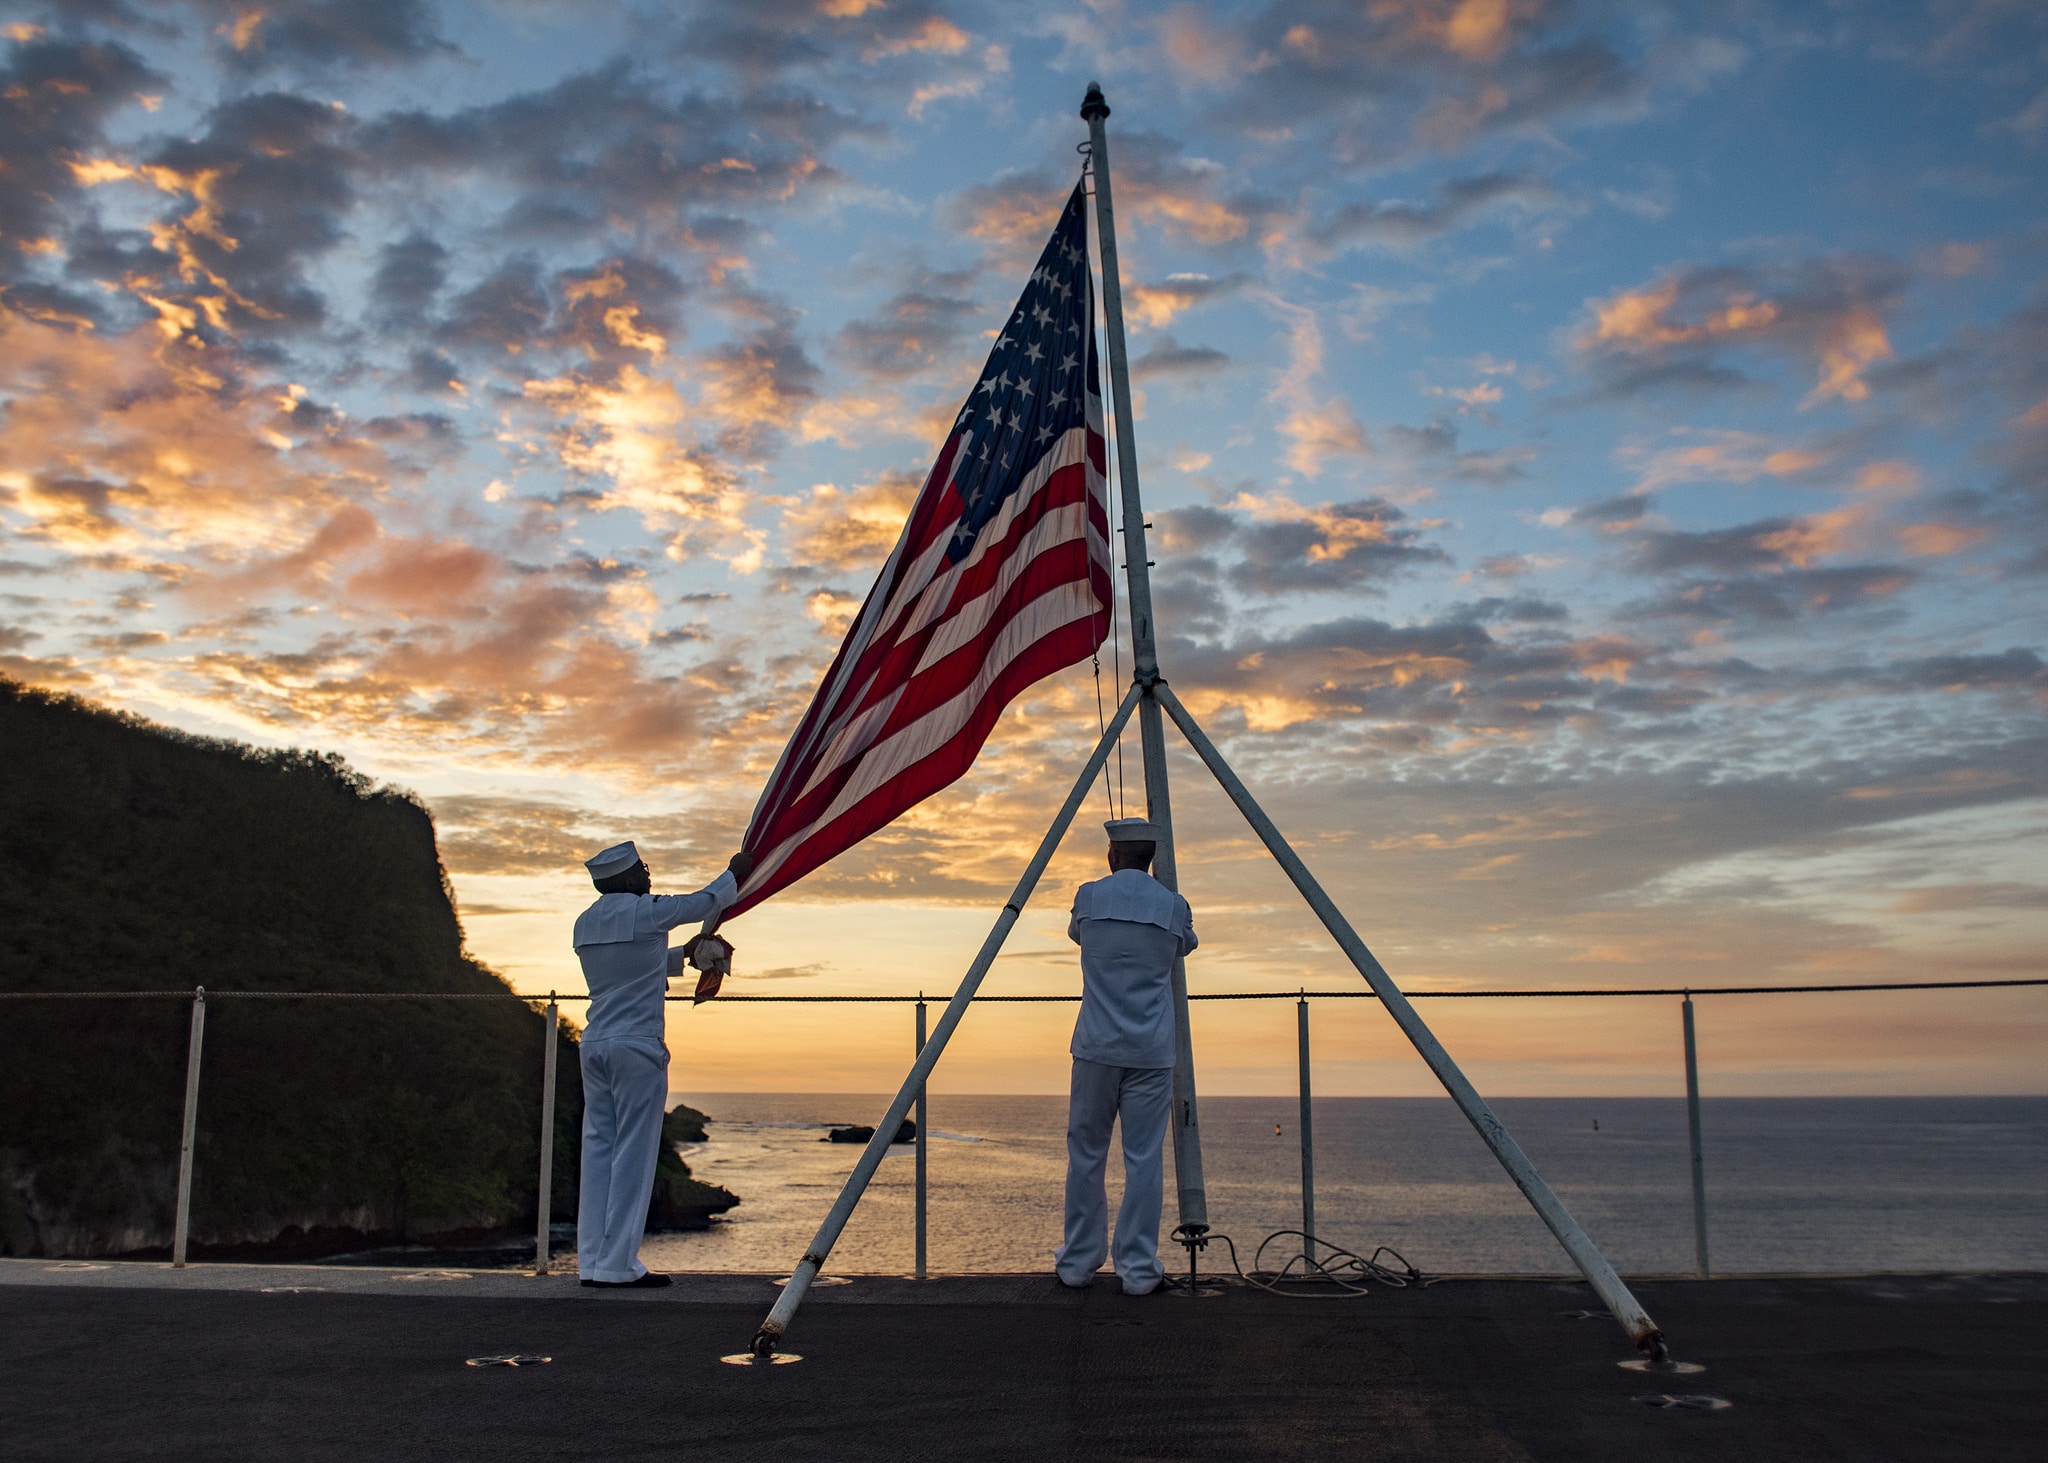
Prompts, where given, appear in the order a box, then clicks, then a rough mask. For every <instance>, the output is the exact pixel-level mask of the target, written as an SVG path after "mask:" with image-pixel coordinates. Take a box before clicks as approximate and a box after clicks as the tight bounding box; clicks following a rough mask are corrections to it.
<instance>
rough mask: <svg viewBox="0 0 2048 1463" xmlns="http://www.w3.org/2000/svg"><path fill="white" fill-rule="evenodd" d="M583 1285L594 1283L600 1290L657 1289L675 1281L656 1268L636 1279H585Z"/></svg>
mask: <svg viewBox="0 0 2048 1463" xmlns="http://www.w3.org/2000/svg"><path fill="white" fill-rule="evenodd" d="M583 1283H584V1284H585V1285H595V1286H596V1287H598V1289H600V1290H659V1289H660V1288H661V1287H662V1286H664V1285H673V1284H675V1282H674V1281H673V1280H671V1279H669V1278H668V1276H666V1275H663V1274H662V1273H661V1272H660V1271H658V1270H649V1271H648V1272H647V1273H646V1274H645V1275H642V1276H641V1277H640V1278H639V1279H638V1280H586V1281H584V1282H583Z"/></svg>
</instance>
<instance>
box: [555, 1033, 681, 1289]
mask: <svg viewBox="0 0 2048 1463" xmlns="http://www.w3.org/2000/svg"><path fill="white" fill-rule="evenodd" d="M667 1108H668V1048H667V1047H666V1046H664V1045H663V1044H662V1043H660V1042H658V1041H647V1040H644V1039H643V1040H633V1039H626V1040H620V1041H587V1042H585V1043H583V1181H582V1184H581V1186H580V1189H579V1192H578V1194H577V1197H576V1273H577V1274H578V1275H580V1276H581V1277H582V1278H583V1279H585V1280H638V1279H639V1278H640V1277H641V1276H642V1275H645V1274H646V1273H647V1267H646V1266H645V1265H643V1264H641V1263H640V1237H641V1235H642V1234H643V1233H644V1232H645V1231H646V1228H647V1202H648V1200H649V1199H651V1198H652V1197H653V1196H654V1161H655V1159H656V1158H657V1157H659V1156H660V1153H661V1120H662V1117H663V1116H664V1115H665V1113H666V1111H667Z"/></svg>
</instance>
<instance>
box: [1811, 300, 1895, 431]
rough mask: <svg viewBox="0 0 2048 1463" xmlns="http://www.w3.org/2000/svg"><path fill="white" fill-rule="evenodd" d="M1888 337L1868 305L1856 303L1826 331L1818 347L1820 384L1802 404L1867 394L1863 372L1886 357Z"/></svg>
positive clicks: (1858, 398) (1860, 397) (1889, 349)
mask: <svg viewBox="0 0 2048 1463" xmlns="http://www.w3.org/2000/svg"><path fill="white" fill-rule="evenodd" d="M1891 353H1892V343H1891V340H1890V339H1889V338H1888V337H1887V336H1886V335H1885V330H1884V322H1883V321H1882V320H1880V319H1878V318H1877V312H1876V311H1875V310H1872V309H1870V308H1869V307H1868V306H1861V305H1859V306H1857V307H1856V308H1855V309H1853V310H1851V311H1850V312H1849V313H1848V314H1847V315H1845V316H1843V317H1842V319H1841V320H1840V321H1839V322H1837V323H1836V325H1835V326H1834V328H1833V329H1832V330H1830V331H1829V332H1828V335H1827V339H1826V340H1825V341H1824V342H1823V343H1822V345H1821V350H1820V361H1821V376H1820V384H1819V385H1818V386H1816V387H1814V388H1813V390H1812V392H1811V393H1810V394H1809V395H1808V396H1807V398H1806V400H1805V401H1803V402H1801V403H1800V405H1801V406H1802V407H1806V406H1816V405H1818V404H1819V403H1821V402H1823V401H1826V400H1828V399H1829V398H1830V397H1838V398H1840V399H1841V400H1843V401H1862V400H1864V399H1865V398H1866V397H1868V396H1869V395H1870V387H1869V386H1868V385H1866V384H1865V383H1864V380H1863V372H1864V371H1865V369H1867V368H1868V367H1869V366H1871V365H1873V364H1875V363H1876V362H1878V361H1882V360H1886V359H1889V358H1890V356H1891Z"/></svg>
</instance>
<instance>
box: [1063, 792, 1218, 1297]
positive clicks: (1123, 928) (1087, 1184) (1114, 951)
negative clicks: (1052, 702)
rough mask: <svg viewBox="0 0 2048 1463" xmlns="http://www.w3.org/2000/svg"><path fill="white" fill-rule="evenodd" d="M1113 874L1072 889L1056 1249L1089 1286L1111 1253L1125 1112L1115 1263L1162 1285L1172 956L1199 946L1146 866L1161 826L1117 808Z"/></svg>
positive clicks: (1066, 1268)
mask: <svg viewBox="0 0 2048 1463" xmlns="http://www.w3.org/2000/svg"><path fill="white" fill-rule="evenodd" d="M1103 826H1104V827H1105V828H1107V829H1108V830H1109V870H1110V872H1109V877H1108V878H1107V879H1097V880H1096V881H1095V882H1094V883H1092V884H1083V885H1082V886H1081V887H1080V889H1079V890H1078V891H1077V892H1076V893H1075V895H1074V915H1073V919H1072V921H1071V922H1070V923H1069V924H1068V926H1067V937H1068V938H1069V939H1071V940H1072V941H1073V942H1074V943H1075V944H1077V945H1079V946H1080V947H1081V1015H1080V1017H1079V1019H1077V1020H1076V1021H1075V1022H1074V1040H1073V1042H1072V1044H1071V1045H1070V1046H1069V1048H1068V1050H1070V1051H1071V1052H1072V1053H1073V1054H1074V1077H1073V1088H1072V1095H1071V1096H1070V1098H1069V1099H1068V1104H1067V1233H1066V1242H1065V1243H1064V1244H1062V1245H1061V1246H1060V1247H1059V1249H1058V1250H1056V1251H1055V1252H1054V1254H1053V1263H1054V1267H1055V1269H1056V1270H1057V1271H1058V1273H1059V1278H1060V1280H1061V1281H1062V1282H1064V1283H1065V1284H1067V1285H1072V1286H1077V1287H1079V1286H1085V1285H1087V1284H1088V1283H1089V1281H1090V1280H1091V1279H1092V1278H1093V1277H1094V1275H1095V1272H1096V1270H1097V1269H1098V1268H1100V1267H1101V1265H1102V1261H1103V1257H1104V1256H1105V1255H1106V1254H1108V1253H1109V1245H1108V1228H1109V1199H1108V1196H1107V1193H1106V1191H1105V1190H1104V1188H1103V1169H1104V1166H1105V1165H1106V1163H1107V1162H1108V1158H1109V1131H1110V1127H1111V1125H1112V1124H1114V1123H1115V1122H1117V1120H1118V1119H1119V1118H1121V1119H1122V1123H1123V1143H1124V1202H1123V1207H1122V1208H1121V1209H1120V1210H1118V1211H1117V1216H1116V1255H1115V1259H1116V1273H1117V1278H1118V1279H1119V1280H1121V1281H1122V1282H1123V1288H1124V1294H1126V1295H1145V1294H1148V1293H1149V1292H1151V1291H1153V1290H1156V1289H1158V1287H1159V1281H1160V1278H1161V1274H1162V1272H1161V1270H1160V1266H1159V1204H1160V1199H1161V1195H1162V1191H1163V1189H1164V1187H1165V1168H1164V1165H1165V1159H1164V1155H1163V1154H1162V1153H1161V1151H1160V1150H1161V1148H1162V1146H1163V1145H1164V1143H1165V1141H1166V1123H1167V1119H1168V1117H1169V1116H1170V1115H1171V1113H1172V1110H1173V1062H1174V1026H1173V962H1174V960H1175V959H1176V958H1178V957H1180V956H1183V955H1186V954H1187V953H1189V952H1190V951H1191V950H1193V949H1194V948H1195V944H1196V941H1195V923H1194V916H1193V914H1192V913H1191V912H1190V911H1189V909H1188V902H1187V901H1186V900H1185V899H1183V898H1181V897H1180V896H1179V895H1178V894H1176V893H1174V892H1173V891H1172V890H1171V889H1169V888H1167V887H1166V886H1165V885H1164V884H1162V883H1160V882H1159V881H1158V880H1157V879H1154V878H1153V877H1152V875H1151V873H1150V872H1149V871H1150V869H1151V867H1152V855H1153V852H1154V849H1155V847H1156V845H1157V843H1158V841H1159V830H1158V829H1157V827H1155V826H1154V825H1153V824H1151V823H1148V822H1146V821H1145V820H1144V819H1143V818H1118V819H1115V820H1114V821H1112V822H1109V823H1106V824H1104V825H1103Z"/></svg>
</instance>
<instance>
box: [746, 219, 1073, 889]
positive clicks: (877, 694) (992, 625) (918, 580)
mask: <svg viewBox="0 0 2048 1463" xmlns="http://www.w3.org/2000/svg"><path fill="white" fill-rule="evenodd" d="M1082 207H1083V203H1082V191H1081V189H1080V188H1079V187H1078V186H1077V187H1076V188H1075V189H1074V193H1073V196H1072V197H1071V198H1069V199H1068V200H1067V207H1066V211H1065V212H1064V213H1062V214H1061V215H1060V221H1059V226H1058V227H1057V228H1055V229H1054V230H1053V234H1052V238H1051V240H1050V241H1048V242H1047V244H1046V246H1045V252H1044V253H1043V254H1041V255H1039V258H1038V267H1037V268H1036V269H1034V270H1032V271H1031V281H1030V283H1029V284H1028V285H1026V286H1025V288H1024V293H1023V295H1022V297H1020V298H1019V299H1018V301H1017V308H1016V311H1015V313H1013V314H1012V315H1011V316H1010V318H1009V320H1008V322H1007V323H1006V324H1005V325H1004V326H1003V329H1002V330H1001V332H1000V333H999V334H998V335H997V337H996V343H995V346H994V348H993V349H992V350H990V351H989V354H988V364H987V365H985V366H984V367H983V368H982V372H981V379H980V380H979V381H977V382H976V383H975V386H974V390H973V391H971V392H969V393H968V396H967V404H966V405H965V406H963V407H962V408H961V409H960V416H959V419H958V420H957V421H955V422H954V424H953V429H952V431H951V432H949V433H948V434H947V436H946V441H945V445H944V446H942V447H941V448H940V449H939V456H938V461H936V462H935V463H933V464H932V470H931V473H930V475H929V476H928V477H927V478H926V479H925V483H924V487H923V489H922V490H921V491H920V492H919V493H918V495H917V502H916V503H915V504H913V505H912V507H911V510H910V518H909V521H908V522H906V523H905V524H904V526H903V536H902V537H901V538H899V539H898V540H897V541H896V547H895V549H894V550H893V551H891V553H890V555H889V561H888V563H886V564H885V565H883V567H882V575H881V578H879V579H878V580H876V581H875V587H874V588H873V589H871V590H870V591H868V597H867V601H866V603H865V604H863V605H862V606H861V611H860V615H859V616H858V617H857V618H856V619H855V620H854V622H853V627H852V629H851V630H849V631H848V632H847V636H846V643H845V644H843V645H841V646H840V647H839V654H838V657H837V658H836V659H834V660H833V662H832V669H831V670H830V671H828V672H827V673H826V675H825V679H824V682H823V684H821V685H820V686H819V688H818V693H817V696H816V699H814V700H813V701H812V702H811V706H810V709H809V710H808V711H807V712H805V713H804V718H803V721H802V722H801V723H799V724H798V726H797V729H796V735H795V736H793V737H791V738H790V740H789V745H788V746H787V747H785V748H784V749H783V752H782V760H781V761H780V762H778V763H777V764H776V767H775V773H774V775H773V776H772V777H770V778H769V780H768V786H767V788H766V790H765V791H763V792H762V794H761V801H760V803H759V804H758V805H757V806H756V807H755V809H754V819H753V822H752V823H751V824H750V825H749V826H748V828H747V835H746V838H745V840H744V842H743V843H742V845H741V846H742V847H743V848H745V849H746V850H747V852H749V853H751V854H753V855H754V857H755V861H756V862H755V865H754V871H753V873H752V874H751V875H750V876H749V878H748V880H747V882H746V884H745V886H744V887H743V889H742V894H741V898H740V901H739V903H738V904H736V905H734V906H733V908H732V910H731V911H730V913H729V914H728V918H730V917H731V915H736V914H738V913H740V912H741V911H743V910H746V909H748V908H751V907H752V906H753V905H756V904H758V903H760V902H761V901H762V900H763V899H766V898H767V897H768V896H769V895H771V894H773V893H775V892H776V891H777V890H779V889H783V888H786V887H787V886H789V885H790V884H793V883H795V882H796V881H797V880H798V879H801V878H802V877H803V876H804V875H805V874H808V873H809V872H810V871H811V870H813V869H815V868H817V867H818V866H819V865H820V864H822V863H824V862H825V861H826V860H827V859H830V858H832V857H833V856H835V855H837V854H839V853H842V852H844V851H845V850H846V849H849V848H851V847H852V846H853V845H854V844H856V843H858V842H860V841H861V840H862V839H863V838H866V837H867V836H868V835H869V834H870V833H873V832H875V831H876V830H878V829H880V828H883V827H886V826H887V825H888V824H889V823H890V822H891V821H893V820H894V819H895V818H896V817H897V816H898V815H899V814H901V813H902V812H903V811H904V810H905V809H907V808H910V807H912V806H914V805H915V804H917V803H919V802H922V801H923V800H924V799H925V798H928V797H930V796H931V795H932V794H933V793H935V792H937V791H938V790H939V789H940V788H943V787H945V786H946V785H947V784H949V783H951V782H952V781H954V780H955V779H956V778H958V777H959V776H960V775H961V774H962V773H964V772H965V771H966V770H967V769H968V768H969V767H970V766H972V765H973V763H974V758H975V756H976V754H978V753H979V752H980V751H981V745H982V743H983V742H984V741H986V740H987V739H988V734H989V731H990V729H991V728H992V727H994V725H995V723H996V718H997V717H999V716H1001V715H1002V712H1003V708H1004V707H1005V706H1007V705H1009V703H1010V699H1011V698H1012V697H1013V696H1015V695H1016V694H1017V693H1018V692H1020V691H1022V690H1023V689H1024V688H1025V687H1027V686H1029V685H1030V684H1031V683H1032V682H1034V681H1036V680H1038V679H1040V678H1041V677H1043V676H1047V675H1050V674H1051V673H1052V672H1054V671H1056V670H1059V669H1060V668H1061V667H1063V666H1069V665H1072V664H1073V663H1074V662H1076V661H1078V660H1085V659H1086V658H1087V657H1088V656H1090V655H1092V654H1093V653H1094V651H1095V649H1096V647H1097V646H1099V645H1101V644H1102V641H1103V639H1104V637H1105V636H1107V635H1108V633H1109V616H1110V577H1109V576H1110V550H1109V507H1108V501H1109V490H1108V483H1107V480H1106V478H1105V477H1104V471H1103V465H1104V460H1105V452H1104V442H1103V434H1102V388H1101V385H1100V384H1099V381H1098V377H1097V372H1096V359H1095V330H1094V294H1093V288H1092V284H1091V281H1090V277H1089V272H1088V235H1087V220H1086V217H1085V215H1084V214H1083V212H1082Z"/></svg>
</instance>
